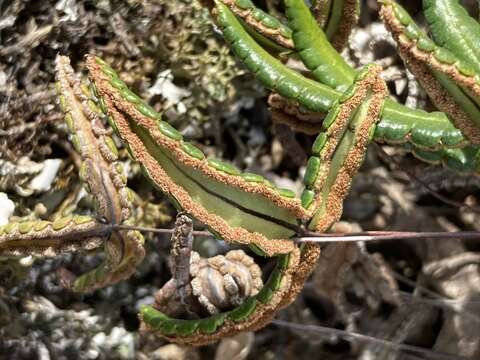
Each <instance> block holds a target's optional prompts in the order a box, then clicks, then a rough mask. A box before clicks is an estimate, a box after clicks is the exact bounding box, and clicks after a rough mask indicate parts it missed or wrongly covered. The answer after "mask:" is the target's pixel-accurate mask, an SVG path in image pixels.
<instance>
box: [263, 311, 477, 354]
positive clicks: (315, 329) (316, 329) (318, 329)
mask: <svg viewBox="0 0 480 360" xmlns="http://www.w3.org/2000/svg"><path fill="white" fill-rule="evenodd" d="M272 323H273V324H275V325H277V326H282V327H286V328H290V329H293V330H297V331H302V332H305V331H307V332H312V333H317V334H322V335H332V334H335V335H337V336H339V337H341V338H344V339H348V338H350V339H356V340H360V341H368V342H373V343H377V344H380V345H382V346H386V347H388V348H393V349H396V350H401V351H405V352H412V353H416V354H422V355H427V356H428V357H430V358H433V359H445V360H468V359H467V358H465V357H463V356H457V355H450V354H445V353H440V352H436V351H432V350H429V349H425V348H421V347H418V346H413V345H407V344H399V343H395V342H392V341H389V340H385V339H378V338H376V337H373V336H369V335H364V334H359V333H356V332H350V331H345V330H340V329H335V328H329V327H325V326H320V325H302V324H297V323H293V322H288V321H283V320H276V319H275V320H273V321H272Z"/></svg>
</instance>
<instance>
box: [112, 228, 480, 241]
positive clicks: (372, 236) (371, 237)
mask: <svg viewBox="0 0 480 360" xmlns="http://www.w3.org/2000/svg"><path fill="white" fill-rule="evenodd" d="M112 229H114V230H138V231H140V232H152V233H156V234H171V233H173V229H157V228H148V227H142V226H133V225H121V224H114V225H112ZM305 234H306V235H308V236H300V237H296V238H293V239H292V240H293V241H295V242H299V243H304V242H314V243H331V242H359V241H386V240H405V239H415V240H417V239H463V240H466V239H469V240H480V231H456V232H446V231H440V232H413V231H412V232H409V231H365V232H359V233H351V234H335V233H332V234H329V233H325V234H317V233H313V232H307V233H305ZM193 235H196V236H205V237H214V235H213V234H212V233H210V232H209V231H200V230H194V231H193Z"/></svg>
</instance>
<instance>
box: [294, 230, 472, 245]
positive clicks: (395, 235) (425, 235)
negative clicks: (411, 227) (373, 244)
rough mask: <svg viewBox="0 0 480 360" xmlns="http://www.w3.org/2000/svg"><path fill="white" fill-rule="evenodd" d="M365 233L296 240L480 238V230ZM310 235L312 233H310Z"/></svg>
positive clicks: (356, 240)
mask: <svg viewBox="0 0 480 360" xmlns="http://www.w3.org/2000/svg"><path fill="white" fill-rule="evenodd" d="M364 234H365V235H362V234H360V233H359V234H358V235H339V234H321V236H317V235H314V234H312V235H314V236H302V237H298V238H295V239H294V240H295V241H296V242H300V243H303V242H314V243H330V242H358V241H386V240H405V239H410V240H417V239H463V240H466V239H469V240H480V231H456V232H391V233H387V232H383V233H382V234H374V233H371V232H370V233H369V232H366V233H364ZM309 235H310V234H309Z"/></svg>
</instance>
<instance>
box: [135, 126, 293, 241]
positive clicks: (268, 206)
mask: <svg viewBox="0 0 480 360" xmlns="http://www.w3.org/2000/svg"><path fill="white" fill-rule="evenodd" d="M130 124H131V127H132V129H133V131H134V132H135V133H136V134H137V135H138V136H139V137H140V139H141V140H142V141H143V143H144V145H145V147H146V149H147V150H148V151H149V153H150V154H151V155H152V156H153V157H154V158H155V159H156V160H157V161H158V163H159V164H160V165H161V166H162V168H163V169H164V170H165V171H166V173H167V174H168V175H169V176H170V177H171V178H172V179H173V180H174V181H175V183H177V184H178V185H180V186H181V187H182V188H184V189H185V190H186V191H187V192H188V193H189V195H190V196H191V198H192V199H193V201H195V203H197V204H199V205H201V206H202V207H204V208H205V209H206V210H207V211H208V212H210V213H212V214H216V215H218V216H220V217H222V218H223V219H224V220H225V221H226V222H227V223H228V224H229V225H230V226H232V227H242V228H244V229H246V230H249V231H252V232H259V233H262V234H264V235H265V236H266V237H267V238H272V239H273V238H289V237H291V236H293V235H294V234H295V231H294V230H292V228H288V227H285V226H283V225H279V224H277V223H275V220H280V221H281V222H284V223H287V224H290V225H292V226H297V225H298V221H297V219H296V218H295V216H294V215H292V214H291V213H290V212H289V211H287V210H286V209H284V208H280V207H278V206H276V205H275V204H273V203H271V202H270V201H269V200H268V199H266V198H264V197H262V196H260V195H257V194H251V193H247V192H245V191H242V190H241V189H238V188H235V187H232V186H228V185H226V184H223V183H220V182H218V181H215V180H213V179H211V178H209V177H207V176H205V175H204V174H202V173H201V172H200V171H198V170H195V169H191V168H188V167H187V166H185V165H184V164H181V163H180V162H178V161H176V160H175V159H173V158H171V157H170V156H169V155H168V153H169V152H168V151H165V150H164V149H162V148H161V147H160V146H159V145H158V144H157V143H156V142H155V141H154V139H152V138H151V136H150V135H149V133H148V132H147V131H145V130H144V129H142V128H141V127H139V126H137V125H135V124H134V123H133V122H131V123H130ZM146 171H147V174H148V169H146ZM160 190H162V189H160ZM233 203H234V204H238V205H237V206H239V207H237V206H236V205H233ZM240 207H243V208H244V209H248V210H251V212H250V213H248V212H246V211H245V210H243V209H241V208H240ZM255 214H263V215H265V216H266V217H268V218H270V219H271V220H267V219H265V218H261V217H259V216H258V215H255Z"/></svg>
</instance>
